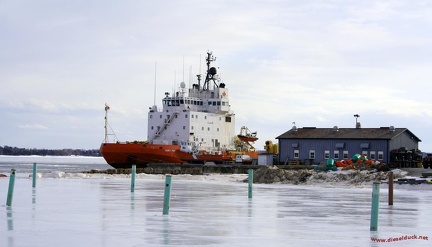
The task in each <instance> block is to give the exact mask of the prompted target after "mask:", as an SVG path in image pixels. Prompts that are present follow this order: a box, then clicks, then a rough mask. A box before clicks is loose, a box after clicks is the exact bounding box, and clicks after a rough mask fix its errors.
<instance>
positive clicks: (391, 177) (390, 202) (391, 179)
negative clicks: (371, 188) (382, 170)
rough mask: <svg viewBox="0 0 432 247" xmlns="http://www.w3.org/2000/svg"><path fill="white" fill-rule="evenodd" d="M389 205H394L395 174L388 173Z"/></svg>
mask: <svg viewBox="0 0 432 247" xmlns="http://www.w3.org/2000/svg"><path fill="white" fill-rule="evenodd" d="M388 205H393V172H389V173H388Z"/></svg>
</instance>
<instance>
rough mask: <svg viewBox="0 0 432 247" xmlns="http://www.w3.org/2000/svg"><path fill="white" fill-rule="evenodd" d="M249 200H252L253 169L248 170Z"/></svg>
mask: <svg viewBox="0 0 432 247" xmlns="http://www.w3.org/2000/svg"><path fill="white" fill-rule="evenodd" d="M248 182H249V186H248V198H252V184H253V169H249V170H248Z"/></svg>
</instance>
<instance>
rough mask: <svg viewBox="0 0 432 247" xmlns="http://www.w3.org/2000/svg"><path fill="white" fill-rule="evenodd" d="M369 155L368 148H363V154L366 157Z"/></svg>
mask: <svg viewBox="0 0 432 247" xmlns="http://www.w3.org/2000/svg"><path fill="white" fill-rule="evenodd" d="M367 155H368V152H367V151H366V150H363V151H362V156H364V157H366V158H367Z"/></svg>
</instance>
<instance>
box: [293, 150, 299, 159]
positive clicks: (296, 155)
mask: <svg viewBox="0 0 432 247" xmlns="http://www.w3.org/2000/svg"><path fill="white" fill-rule="evenodd" d="M299 154H300V151H299V150H294V159H298V158H299Z"/></svg>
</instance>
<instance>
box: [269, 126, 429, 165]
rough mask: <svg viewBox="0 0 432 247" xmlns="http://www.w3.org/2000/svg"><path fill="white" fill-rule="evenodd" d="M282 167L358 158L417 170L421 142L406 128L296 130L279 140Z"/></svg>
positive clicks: (280, 137)
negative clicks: (363, 156) (355, 156)
mask: <svg viewBox="0 0 432 247" xmlns="http://www.w3.org/2000/svg"><path fill="white" fill-rule="evenodd" d="M276 139H278V144H279V163H281V164H288V162H292V161H300V162H301V163H302V164H306V165H313V164H319V163H320V162H325V160H327V159H329V158H333V159H335V160H342V159H344V160H346V159H349V158H351V157H352V156H353V155H355V154H360V155H362V154H364V155H366V156H367V157H368V159H373V160H377V161H380V162H385V163H387V164H392V165H393V166H394V167H417V163H418V162H421V155H420V156H419V155H418V153H419V151H418V143H419V142H420V141H421V140H420V139H419V138H418V137H417V136H415V135H414V134H413V133H412V132H411V131H409V130H408V129H406V128H394V127H393V126H390V127H381V128H361V127H360V124H357V126H356V128H338V127H337V126H335V127H333V128H316V127H303V128H297V127H296V126H293V128H292V129H291V130H289V131H287V132H285V133H283V134H282V135H280V136H278V137H277V138H276Z"/></svg>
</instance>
